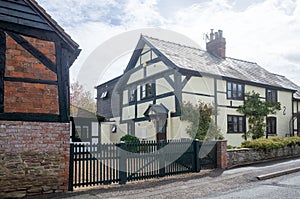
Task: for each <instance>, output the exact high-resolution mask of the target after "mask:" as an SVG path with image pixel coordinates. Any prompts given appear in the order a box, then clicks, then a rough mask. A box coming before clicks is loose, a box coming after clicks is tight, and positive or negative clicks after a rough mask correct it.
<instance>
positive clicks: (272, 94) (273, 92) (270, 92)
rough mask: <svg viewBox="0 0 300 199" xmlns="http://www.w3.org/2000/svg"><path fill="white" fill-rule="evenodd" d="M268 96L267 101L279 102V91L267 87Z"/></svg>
mask: <svg viewBox="0 0 300 199" xmlns="http://www.w3.org/2000/svg"><path fill="white" fill-rule="evenodd" d="M266 98H267V99H266V100H267V102H277V91H276V90H271V89H267V93H266Z"/></svg>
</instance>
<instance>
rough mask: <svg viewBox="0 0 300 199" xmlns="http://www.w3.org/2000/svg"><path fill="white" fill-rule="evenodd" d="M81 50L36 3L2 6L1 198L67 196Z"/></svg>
mask: <svg viewBox="0 0 300 199" xmlns="http://www.w3.org/2000/svg"><path fill="white" fill-rule="evenodd" d="M78 47H79V46H78V44H77V43H76V42H75V41H73V40H72V39H71V37H70V36H69V35H68V34H67V33H65V32H64V30H63V29H62V28H61V27H60V26H59V25H58V24H57V23H56V22H55V21H54V20H53V19H52V18H51V17H50V16H49V15H48V14H47V13H46V11H45V10H44V9H43V8H41V7H40V6H39V5H38V4H37V2H36V1H34V0H0V154H1V161H2V163H1V169H2V170H3V171H4V172H3V173H2V174H1V175H0V182H1V186H0V198H11V197H17V198H19V197H26V196H27V195H30V194H31V195H33V194H34V195H39V194H46V193H53V192H62V191H67V189H68V182H69V181H68V177H69V157H70V100H69V68H70V67H71V65H72V64H73V62H74V61H75V59H76V58H77V56H78V55H79V53H80V50H79V49H78ZM11 165H14V167H11ZM12 184H13V186H12ZM28 185H29V186H28ZM43 187H52V188H51V189H49V190H48V189H47V190H46V189H44V188H43ZM14 194H18V195H17V196H15V195H14Z"/></svg>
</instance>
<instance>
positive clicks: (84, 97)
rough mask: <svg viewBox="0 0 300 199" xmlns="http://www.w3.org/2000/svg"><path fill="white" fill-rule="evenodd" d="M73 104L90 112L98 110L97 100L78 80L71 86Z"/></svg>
mask: <svg viewBox="0 0 300 199" xmlns="http://www.w3.org/2000/svg"><path fill="white" fill-rule="evenodd" d="M70 101H71V104H72V105H74V106H77V107H80V108H83V109H85V110H88V111H90V112H93V113H95V112H96V101H95V99H94V98H93V96H92V94H91V92H90V91H87V90H85V89H84V87H83V85H81V84H79V82H78V81H76V82H74V83H72V84H71V88H70Z"/></svg>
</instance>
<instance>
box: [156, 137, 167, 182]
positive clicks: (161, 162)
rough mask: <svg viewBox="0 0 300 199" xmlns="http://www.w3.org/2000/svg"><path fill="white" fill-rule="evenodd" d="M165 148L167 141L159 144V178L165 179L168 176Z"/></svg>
mask: <svg viewBox="0 0 300 199" xmlns="http://www.w3.org/2000/svg"><path fill="white" fill-rule="evenodd" d="M164 146H165V141H158V142H157V149H158V154H159V155H158V161H159V162H158V163H159V174H158V175H159V177H164V176H165V175H166V164H165V153H164V151H163V147H164Z"/></svg>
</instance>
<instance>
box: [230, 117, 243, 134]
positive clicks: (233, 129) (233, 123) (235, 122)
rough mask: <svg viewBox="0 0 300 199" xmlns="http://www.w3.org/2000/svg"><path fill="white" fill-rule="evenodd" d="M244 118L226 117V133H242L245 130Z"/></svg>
mask: <svg viewBox="0 0 300 199" xmlns="http://www.w3.org/2000/svg"><path fill="white" fill-rule="evenodd" d="M245 126H246V125H245V117H244V116H234V115H228V116H227V132H228V133H244V132H245V131H246V128H245Z"/></svg>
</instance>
